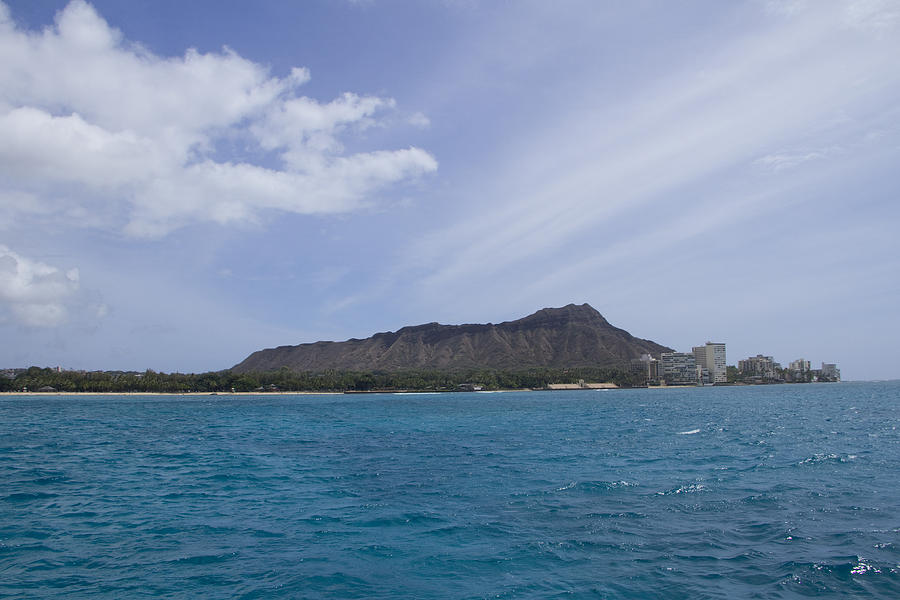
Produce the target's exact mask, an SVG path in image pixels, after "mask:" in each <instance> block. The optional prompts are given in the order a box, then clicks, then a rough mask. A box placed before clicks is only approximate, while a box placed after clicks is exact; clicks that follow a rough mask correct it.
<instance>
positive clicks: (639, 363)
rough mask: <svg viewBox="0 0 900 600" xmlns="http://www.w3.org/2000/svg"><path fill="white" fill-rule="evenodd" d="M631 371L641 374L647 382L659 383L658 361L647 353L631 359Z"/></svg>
mask: <svg viewBox="0 0 900 600" xmlns="http://www.w3.org/2000/svg"><path fill="white" fill-rule="evenodd" d="M631 371H632V373H639V374H641V375H642V376H643V377H644V380H645V381H646V382H647V383H648V384H656V383H659V361H658V360H656V359H655V358H653V357H652V356H650V355H649V354H641V357H640V358H633V359H631Z"/></svg>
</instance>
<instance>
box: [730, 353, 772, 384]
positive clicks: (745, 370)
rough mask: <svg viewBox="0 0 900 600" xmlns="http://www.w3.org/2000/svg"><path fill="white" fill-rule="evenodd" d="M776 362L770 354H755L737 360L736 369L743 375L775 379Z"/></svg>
mask: <svg viewBox="0 0 900 600" xmlns="http://www.w3.org/2000/svg"><path fill="white" fill-rule="evenodd" d="M777 364H778V363H776V362H775V359H774V358H772V357H771V356H763V355H762V354H757V355H756V356H751V357H750V358H747V359H744V360H739V361H738V371H740V372H741V374H742V375H744V376H745V377H759V378H761V379H775V369H776V365H777Z"/></svg>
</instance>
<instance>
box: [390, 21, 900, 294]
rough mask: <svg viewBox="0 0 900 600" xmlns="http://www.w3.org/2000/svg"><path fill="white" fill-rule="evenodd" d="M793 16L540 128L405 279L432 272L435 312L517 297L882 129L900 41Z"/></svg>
mask: <svg viewBox="0 0 900 600" xmlns="http://www.w3.org/2000/svg"><path fill="white" fill-rule="evenodd" d="M788 12H789V13H791V14H789V15H784V14H776V15H772V14H770V15H769V16H768V17H765V18H764V17H762V16H760V21H759V27H758V28H757V30H754V31H751V32H749V33H746V34H744V35H743V36H740V37H737V38H735V39H732V40H729V41H727V42H725V41H724V40H723V41H722V45H721V46H719V47H717V48H716V51H715V52H714V53H704V54H697V55H691V56H690V57H689V58H688V59H687V60H686V61H684V62H683V63H682V64H680V65H679V68H678V69H677V70H675V71H673V72H671V73H670V74H669V75H668V76H666V77H664V78H663V79H661V80H657V81H653V82H644V85H643V86H642V87H640V88H635V89H633V90H630V91H629V93H628V95H626V96H623V97H621V98H620V104H611V105H606V106H603V107H602V109H601V110H597V111H585V110H579V111H571V110H566V109H565V108H566V107H562V106H557V107H553V108H554V110H555V112H547V113H545V114H543V115H541V117H542V119H544V120H543V121H542V122H540V123H536V124H535V127H534V128H533V129H530V130H528V131H526V132H525V133H524V135H522V136H521V137H520V138H519V139H516V140H512V141H511V143H510V145H509V146H510V148H511V152H510V153H508V154H505V155H504V156H503V157H502V160H500V161H497V162H494V163H493V164H492V165H491V167H492V168H493V169H494V178H493V181H491V182H490V184H489V185H487V186H484V187H483V188H482V189H478V190H474V189H473V190H468V191H467V193H471V194H472V195H475V196H477V197H479V198H482V199H483V201H482V203H481V204H480V206H479V207H478V210H477V213H473V214H472V215H471V218H469V219H466V220H465V221H464V222H460V223H458V224H456V225H455V226H453V227H449V228H446V227H445V228H441V229H440V230H438V231H435V232H433V233H431V234H430V235H427V236H425V237H423V238H421V239H419V240H417V242H416V243H415V244H414V247H413V249H412V250H411V251H410V252H409V254H410V256H411V257H412V258H411V259H410V260H409V261H408V265H407V266H408V269H409V272H412V273H423V276H422V279H421V281H422V287H421V290H422V293H423V294H425V295H426V296H427V298H428V299H429V300H431V301H439V300H438V299H439V298H441V297H447V293H448V290H455V289H464V288H467V287H470V288H471V287H476V288H477V287H484V288H497V287H501V286H504V285H509V284H510V282H512V281H516V280H521V278H522V277H523V274H524V273H528V272H529V264H531V265H534V266H535V267H536V268H539V269H541V270H546V269H547V268H548V267H550V266H551V265H554V264H556V265H559V264H564V265H570V264H571V263H572V260H571V258H572V257H571V253H572V252H581V253H583V252H605V251H606V250H607V249H608V246H609V244H615V243H618V242H617V241H616V240H620V239H625V240H628V239H630V238H633V239H635V240H637V239H638V238H639V237H640V236H639V235H629V234H628V233H627V231H621V226H622V224H623V223H627V224H629V225H633V226H638V227H639V226H640V223H641V218H642V219H643V220H644V221H645V222H646V223H650V224H652V223H653V222H654V219H655V218H660V217H659V216H657V215H664V214H666V213H667V207H668V206H670V205H673V206H674V205H677V206H678V210H679V214H680V215H683V216H684V217H685V218H686V219H688V220H692V221H696V222H698V223H702V222H704V221H705V220H706V219H707V217H708V216H709V214H710V213H709V207H708V206H707V205H706V204H705V203H703V202H698V201H696V200H694V198H696V195H697V193H698V190H697V189H695V188H697V186H701V187H702V193H703V195H704V196H711V195H714V194H713V190H714V189H715V186H717V185H719V186H721V185H722V184H724V183H726V182H727V181H728V179H729V178H734V177H739V178H741V179H742V180H743V181H744V182H745V185H746V186H748V187H747V190H746V193H745V194H743V195H742V197H752V196H753V195H754V194H757V195H758V194H766V193H768V191H769V189H768V187H767V186H770V185H771V182H770V181H769V180H762V179H760V180H758V181H757V180H755V179H754V177H755V171H754V169H753V168H751V167H752V166H753V165H754V163H755V164H757V165H759V164H763V165H767V166H769V167H770V168H772V169H776V170H779V171H784V172H787V171H789V170H790V169H788V167H790V166H797V165H800V164H802V163H804V162H810V161H815V160H821V159H823V158H825V157H826V156H832V155H836V154H837V153H838V150H837V149H838V148H839V146H840V145H841V142H842V141H844V139H845V138H846V137H847V136H851V137H852V136H858V132H859V130H860V129H861V128H867V127H870V126H872V125H873V123H881V122H882V121H883V120H884V119H885V118H886V117H885V115H886V114H887V113H888V112H889V111H891V110H892V107H893V105H894V104H893V103H894V102H895V99H896V98H897V97H898V94H900V71H898V70H897V69H896V64H895V60H894V58H893V57H895V56H897V55H898V52H900V43H898V38H897V37H887V36H884V37H880V38H875V37H872V36H869V35H867V34H866V33H865V32H863V31H861V30H859V29H858V28H855V27H853V26H852V24H851V22H850V20H849V18H848V16H847V14H848V13H847V6H846V5H845V4H844V3H830V4H828V5H825V6H823V5H820V4H818V3H816V4H815V6H810V7H804V5H802V4H797V5H795V6H794V7H793V10H792V11H788ZM800 16H802V18H799V17H800ZM573 77H574V76H573ZM585 81H587V79H585ZM582 92H583V93H584V95H590V93H591V88H590V84H589V83H586V84H585V85H584V89H583V90H582ZM784 148H801V149H802V148H811V149H810V150H783V149H784ZM761 156H762V157H763V158H759V157H761ZM825 175H827V173H823V176H825ZM483 182H484V180H482V181H481V182H480V183H483ZM687 190H692V191H690V192H688V191H687ZM718 203H719V205H720V206H718V207H717V210H716V211H715V214H716V215H717V216H716V220H717V222H728V221H729V220H733V219H739V218H741V215H742V212H741V211H742V210H743V208H742V207H741V206H739V204H738V203H737V201H736V200H734V199H732V198H729V197H720V198H719V199H718ZM732 204H733V206H730V205H732ZM637 215H642V217H641V218H637ZM614 221H615V222H617V223H618V224H619V227H617V228H616V229H615V230H613V231H612V232H609V234H608V235H602V234H601V232H602V233H607V231H606V227H607V226H608V225H609V224H611V223H613V222H614ZM674 239H675V238H673V240H674ZM623 243H627V242H623ZM660 250H661V251H662V249H660ZM613 254H616V251H614V252H613ZM566 271H567V272H569V273H571V270H570V269H567V270H566ZM585 274H586V273H585V271H583V270H581V271H579V273H578V274H575V273H571V276H572V277H577V276H582V277H583V276H584V275H585ZM544 289H546V287H545V288H544Z"/></svg>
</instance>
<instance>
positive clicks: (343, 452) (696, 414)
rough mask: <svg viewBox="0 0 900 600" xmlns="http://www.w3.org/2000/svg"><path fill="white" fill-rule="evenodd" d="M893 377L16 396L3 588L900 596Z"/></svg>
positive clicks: (187, 593) (6, 463) (899, 388)
mask: <svg viewBox="0 0 900 600" xmlns="http://www.w3.org/2000/svg"><path fill="white" fill-rule="evenodd" d="M898 426H900V383H897V382H889V383H843V384H821V385H815V384H813V385H793V386H791V385H782V386H760V387H740V388H694V389H669V390H615V391H576V392H531V393H528V392H525V393H498V394H478V393H469V394H441V395H362V396H341V395H338V396H227V395H226V396H199V397H198V396H188V397H160V396H156V397H153V396H146V397H136V396H103V397H100V396H94V397H54V396H49V397H46V396H45V397H26V396H2V397H0V597H10V598H87V597H90V598H403V597H406V598H557V597H560V598H561V597H566V598H569V597H574V598H581V597H585V598H591V597H595V598H729V599H731V598H799V597H846V596H853V597H873V598H896V597H900V539H898V538H900V432H898V430H897V428H898Z"/></svg>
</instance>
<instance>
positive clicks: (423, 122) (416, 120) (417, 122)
mask: <svg viewBox="0 0 900 600" xmlns="http://www.w3.org/2000/svg"><path fill="white" fill-rule="evenodd" d="M407 120H408V121H409V124H410V125H412V126H413V127H418V128H420V129H428V128H429V127H431V119H429V118H428V116H427V115H425V113H422V112H417V113H413V114H412V115H410V117H409V119H407Z"/></svg>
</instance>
